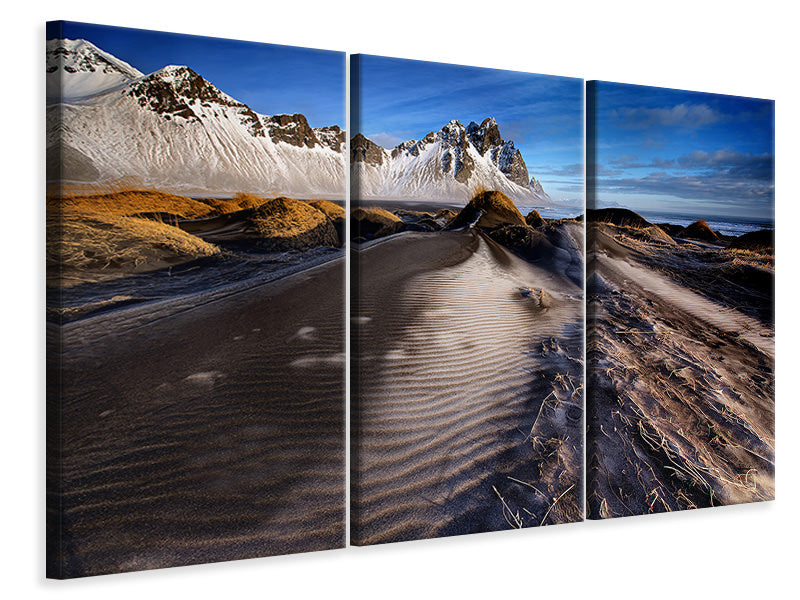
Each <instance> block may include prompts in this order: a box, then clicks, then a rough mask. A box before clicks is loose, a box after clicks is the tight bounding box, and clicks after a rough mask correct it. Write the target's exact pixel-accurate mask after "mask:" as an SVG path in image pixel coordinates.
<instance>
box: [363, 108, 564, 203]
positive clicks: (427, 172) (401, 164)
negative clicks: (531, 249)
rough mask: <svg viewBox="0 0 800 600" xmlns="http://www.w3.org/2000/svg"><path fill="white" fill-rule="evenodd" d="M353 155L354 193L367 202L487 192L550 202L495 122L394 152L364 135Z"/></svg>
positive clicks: (456, 126)
mask: <svg viewBox="0 0 800 600" xmlns="http://www.w3.org/2000/svg"><path fill="white" fill-rule="evenodd" d="M351 150H352V165H353V169H352V171H353V172H352V176H353V181H354V193H355V194H356V195H357V196H359V197H361V198H369V197H384V198H417V197H419V198H426V197H427V198H448V199H462V198H463V197H465V196H467V195H469V194H470V193H471V192H472V191H473V190H474V189H476V188H478V187H484V188H487V189H498V190H500V191H503V192H504V193H506V194H507V195H509V196H510V197H512V198H516V199H519V200H522V201H525V202H547V201H549V197H548V196H547V194H546V193H545V192H544V190H543V189H542V188H541V186H540V185H539V184H538V182H536V183H537V187H536V188H533V187H532V186H531V183H530V180H529V175H528V170H527V168H526V166H525V161H524V160H523V158H522V154H521V153H520V151H519V150H517V148H516V147H515V146H514V142H513V141H510V140H509V141H504V140H503V138H502V137H501V136H500V130H499V127H498V125H497V121H495V119H494V118H493V117H487V118H486V119H484V120H483V121H482V122H481V124H480V125H478V124H477V123H476V122H474V121H472V122H470V124H469V125H467V127H464V126H463V125H462V124H461V123H460V122H459V121H457V120H455V119H454V120H452V121H450V122H448V123H447V124H446V125H444V126H443V127H442V128H441V129H440V130H439V131H438V132H430V133H428V134H427V135H426V136H425V137H424V138H422V139H421V140H419V141H416V140H409V141H407V142H403V143H401V144H398V145H397V146H396V147H395V148H394V149H393V150H392V151H391V153H388V152H386V151H385V150H383V149H382V148H380V147H379V146H378V145H377V144H374V143H373V142H372V141H371V140H369V139H368V138H366V137H364V136H362V135H360V134H359V135H357V136H356V137H355V138H353V141H352V142H351Z"/></svg>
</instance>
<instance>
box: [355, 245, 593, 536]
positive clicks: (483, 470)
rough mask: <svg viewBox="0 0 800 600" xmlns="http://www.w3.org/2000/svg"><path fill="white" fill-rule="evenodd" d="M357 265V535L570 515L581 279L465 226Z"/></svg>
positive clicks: (574, 500)
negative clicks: (520, 255)
mask: <svg viewBox="0 0 800 600" xmlns="http://www.w3.org/2000/svg"><path fill="white" fill-rule="evenodd" d="M354 273H355V274H356V279H355V281H354V288H353V289H354V290H358V293H357V294H356V297H355V298H354V299H353V303H352V315H353V327H354V330H353V334H352V337H353V340H354V349H353V359H352V360H353V369H354V370H353V377H352V382H353V400H352V410H353V423H352V431H353V434H352V435H353V449H354V451H353V458H352V481H353V485H352V503H353V511H352V519H351V522H352V528H351V539H352V541H353V543H355V544H373V543H382V542H390V541H399V540H409V539H420V538H429V537H436V536H441V535H456V534H462V533H473V532H478V531H489V530H496V529H506V528H509V527H523V526H524V527H527V526H534V525H540V524H542V523H545V524H551V523H559V522H567V521H575V520H579V519H580V518H581V504H582V491H581V489H580V488H581V486H580V482H581V464H580V463H581V455H582V437H581V421H582V384H581V377H582V363H581V344H582V321H581V318H582V302H581V300H582V297H581V290H580V288H578V287H576V286H575V285H574V284H572V283H571V282H569V281H568V280H566V279H565V278H563V277H561V276H559V275H557V274H553V273H550V272H548V271H545V270H543V269H540V268H537V267H535V266H533V265H531V264H529V263H526V262H524V261H522V260H521V259H519V258H518V257H516V256H514V255H513V254H511V253H510V252H508V251H507V250H505V249H504V248H502V247H501V246H499V245H498V244H496V243H495V242H493V241H492V240H491V239H489V238H488V237H486V236H484V235H483V234H480V233H478V232H476V231H474V230H467V231H456V232H440V233H433V234H431V233H406V234H400V235H398V236H394V237H392V238H389V239H386V240H381V241H379V242H377V243H373V245H371V246H368V247H366V249H365V250H362V251H361V252H358V253H357V254H356V256H355V258H354ZM554 500H557V501H556V502H554Z"/></svg>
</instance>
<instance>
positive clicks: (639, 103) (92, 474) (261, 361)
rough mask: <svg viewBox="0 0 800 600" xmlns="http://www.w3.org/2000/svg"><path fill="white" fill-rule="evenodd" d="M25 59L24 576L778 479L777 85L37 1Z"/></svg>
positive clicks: (386, 534) (576, 517)
mask: <svg viewBox="0 0 800 600" xmlns="http://www.w3.org/2000/svg"><path fill="white" fill-rule="evenodd" d="M348 60H349V74H350V84H351V88H350V90H349V91H350V103H349V106H348V105H347V103H346V101H345V98H346V89H345V85H346V84H345V82H346V79H347V73H348ZM46 77H47V336H48V349H47V422H48V431H47V441H48V448H47V459H48V477H47V542H48V544H47V546H48V548H47V549H48V553H47V559H48V576H51V577H57V578H71V577H82V576H88V575H97V574H107V573H118V572H124V571H133V570H143V569H153V568H161V567H169V566H178V565H188V564H197V563H205V562H214V561H223V560H235V559H240V558H249V557H259V556H269V555H276V554H288V553H297V552H307V551H313V550H325V549H333V548H342V547H344V546H346V545H347V543H348V540H349V543H350V544H352V545H371V544H381V543H387V542H396V541H408V540H419V539H426V538H434V537H443V536H453V535H461V534H468V533H478V532H487V531H499V530H507V529H522V528H530V527H539V526H543V525H554V524H560V523H573V522H580V521H582V520H584V519H586V518H589V519H597V518H609V517H618V516H626V515H644V514H649V513H654V512H664V511H675V510H682V509H687V508H702V507H710V506H718V505H724V504H734V503H742V502H753V501H760V500H770V499H772V498H774V460H775V459H774V447H775V440H774V389H775V388H774V384H775V381H774V329H775V328H774V311H773V306H774V103H773V102H771V101H767V100H755V99H749V98H735V97H729V96H720V95H713V94H705V93H695V92H681V91H677V90H667V89H658V88H650V87H641V86H632V85H620V84H614V83H605V82H588V83H586V82H584V80H582V79H574V78H568V77H558V76H551V75H536V74H531V73H522V72H512V71H503V70H495V69H486V68H476V67H468V66H457V65H448V64H441V63H431V62H421V61H412V60H403V59H396V58H388V57H378V56H369V55H354V56H351V57H350V58H349V59H348V57H347V55H346V54H345V53H344V52H332V51H322V50H311V49H305V48H296V47H287V46H275V45H270V44H264V43H250V42H239V41H232V40H222V39H214V38H201V37H194V36H186V35H176V34H167V33H159V32H152V31H142V30H133V29H125V28H117V27H106V26H99V25H90V24H83V23H72V22H63V21H59V22H53V23H49V24H48V30H47V42H46ZM348 115H349V123H350V130H349V131H348V130H346V129H345V126H346V123H347V122H348ZM348 180H349V189H347V188H348V186H347V182H348ZM348 262H349V265H350V281H349V288H350V297H349V299H348V298H347V297H346V295H345V290H346V289H347V281H346V266H347V264H348ZM348 300H349V302H348ZM348 304H349V311H348V310H346V307H347V306H348ZM348 332H349V343H348V339H347V335H348ZM348 369H349V372H348ZM348 377H349V381H350V386H349V396H348V395H347V394H346V381H347V379H348ZM348 406H349V411H348ZM348 424H349V431H350V436H349V439H347V438H346V435H347V434H346V432H347V430H348ZM348 486H349V489H348ZM348 492H349V493H348ZM348 516H349V523H350V530H349V532H348V531H346V522H347V520H348V519H347V517H348ZM709 518H711V517H709Z"/></svg>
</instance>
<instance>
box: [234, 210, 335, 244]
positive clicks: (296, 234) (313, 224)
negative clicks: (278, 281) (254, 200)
mask: <svg viewBox="0 0 800 600" xmlns="http://www.w3.org/2000/svg"><path fill="white" fill-rule="evenodd" d="M231 216H232V217H233V216H237V217H240V218H242V219H243V220H244V230H243V233H244V234H245V235H248V237H249V236H255V237H258V238H259V240H260V245H261V246H263V247H265V248H268V249H272V250H308V249H310V248H316V247H318V246H338V245H339V236H338V234H337V233H336V229H335V228H334V226H333V223H332V222H331V221H330V219H328V217H327V216H326V215H325V213H323V212H322V211H320V210H317V209H316V208H314V207H313V206H311V205H310V204H308V203H307V202H303V201H301V200H294V199H293V198H284V197H280V198H274V199H272V200H266V201H265V202H263V203H262V204H260V205H259V206H258V207H256V208H253V209H247V210H244V211H240V212H239V213H234V215H231Z"/></svg>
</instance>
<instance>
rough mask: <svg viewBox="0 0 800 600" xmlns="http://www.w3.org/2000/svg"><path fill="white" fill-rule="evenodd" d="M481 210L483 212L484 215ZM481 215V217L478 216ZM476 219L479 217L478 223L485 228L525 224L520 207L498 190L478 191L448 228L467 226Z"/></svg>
mask: <svg viewBox="0 0 800 600" xmlns="http://www.w3.org/2000/svg"><path fill="white" fill-rule="evenodd" d="M481 212H483V214H482V215H481ZM479 216H480V218H478V217H479ZM475 219H478V222H477V223H476V225H477V226H478V227H481V228H484V229H495V228H497V227H502V226H503V225H520V226H524V225H525V219H524V218H523V217H522V213H520V212H519V209H518V208H517V207H516V206H515V205H514V203H513V202H512V201H511V199H510V198H509V197H508V196H506V195H505V194H504V193H503V192H498V191H487V192H480V193H478V194H477V195H476V196H475V197H474V198H473V199H472V200H470V201H469V204H467V205H466V206H465V207H464V208H463V209H461V212H460V213H458V215H457V216H456V218H455V219H453V220H452V221H451V223H450V224H449V225H448V228H449V229H457V228H459V227H466V226H467V225H469V224H470V223H473V222H474V221H475Z"/></svg>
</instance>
